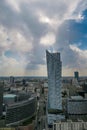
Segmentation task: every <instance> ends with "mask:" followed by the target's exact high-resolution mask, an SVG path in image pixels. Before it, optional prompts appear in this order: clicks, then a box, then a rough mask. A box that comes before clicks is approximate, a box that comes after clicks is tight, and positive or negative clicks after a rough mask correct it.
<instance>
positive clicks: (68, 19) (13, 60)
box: [0, 0, 87, 75]
mask: <svg viewBox="0 0 87 130" xmlns="http://www.w3.org/2000/svg"><path fill="white" fill-rule="evenodd" d="M86 9H87V2H86V1H83V0H75V1H70V0H64V1H61V0H58V1H56V0H54V1H53V0H47V1H46V0H44V1H41V0H29V1H28V0H12V1H9V0H3V1H1V2H0V56H1V57H0V58H1V62H2V63H3V64H4V66H5V65H6V69H8V71H9V66H11V68H12V71H11V73H13V74H15V75H16V73H17V74H18V67H17V66H19V65H20V64H23V66H21V67H20V68H21V69H19V74H21V75H22V73H23V75H26V74H27V75H28V74H30V75H32V73H34V71H35V75H37V74H39V75H40V74H41V75H42V72H41V71H42V70H44V71H43V72H44V74H43V75H45V74H46V65H45V64H46V59H45V50H46V49H52V48H53V50H56V51H60V52H61V55H62V61H63V68H67V70H70V71H69V72H70V75H71V72H72V70H74V69H76V68H77V67H78V63H80V64H81V58H83V59H84V56H85V54H84V55H83V57H80V56H79V55H80V54H79V53H77V51H76V50H73V47H72V45H73V46H74V45H77V44H79V43H80V45H79V46H77V48H79V49H80V51H83V52H84V50H83V49H85V50H86V49H87V48H86V46H85V45H86V44H85V43H86V36H87V32H86V30H87V29H86V28H87V25H86V21H85V19H86V15H85V14H84V12H83V11H84V10H86ZM84 30H85V31H84ZM83 41H84V43H83ZM74 47H75V46H74ZM71 57H72V58H71ZM78 58H79V61H78V60H77V59H78ZM3 59H4V60H3ZM85 59H86V58H85ZM6 62H7V63H8V64H6ZM80 66H82V64H81V65H79V67H80ZM83 67H84V66H83ZM2 68H3V67H2V66H1V67H0V72H1V71H2ZM81 68H82V67H81ZM22 69H23V70H22ZM83 69H84V68H83ZM14 70H15V71H16V72H14ZM33 70H34V71H33ZM64 71H65V70H64ZM8 73H9V72H4V68H3V72H1V74H3V75H5V74H8ZM24 73H25V74H24Z"/></svg>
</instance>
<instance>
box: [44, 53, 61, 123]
mask: <svg viewBox="0 0 87 130" xmlns="http://www.w3.org/2000/svg"><path fill="white" fill-rule="evenodd" d="M46 59H47V73H48V106H47V109H48V111H52V113H49V112H48V115H47V116H48V124H52V123H53V121H54V120H59V119H60V118H62V117H61V115H59V114H58V115H57V113H56V114H55V111H58V110H59V111H61V110H62V96H61V89H62V84H61V66H62V62H61V60H60V53H58V52H56V53H50V52H48V51H46ZM53 111H54V113H53Z"/></svg>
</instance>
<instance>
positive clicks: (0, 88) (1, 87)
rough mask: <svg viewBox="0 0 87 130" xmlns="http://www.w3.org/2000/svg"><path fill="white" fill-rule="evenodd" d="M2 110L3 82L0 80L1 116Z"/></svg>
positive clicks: (0, 114)
mask: <svg viewBox="0 0 87 130" xmlns="http://www.w3.org/2000/svg"><path fill="white" fill-rule="evenodd" d="M2 112H3V83H2V82H0V116H2Z"/></svg>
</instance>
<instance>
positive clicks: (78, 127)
mask: <svg viewBox="0 0 87 130" xmlns="http://www.w3.org/2000/svg"><path fill="white" fill-rule="evenodd" d="M53 130H87V122H83V121H81V120H78V121H77V122H72V121H67V122H56V123H54V124H53Z"/></svg>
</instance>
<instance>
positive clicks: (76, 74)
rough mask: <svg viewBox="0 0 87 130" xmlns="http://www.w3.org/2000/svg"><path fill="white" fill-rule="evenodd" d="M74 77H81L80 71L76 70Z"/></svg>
mask: <svg viewBox="0 0 87 130" xmlns="http://www.w3.org/2000/svg"><path fill="white" fill-rule="evenodd" d="M74 77H75V79H77V80H78V79H79V72H78V71H76V72H74Z"/></svg>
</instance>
